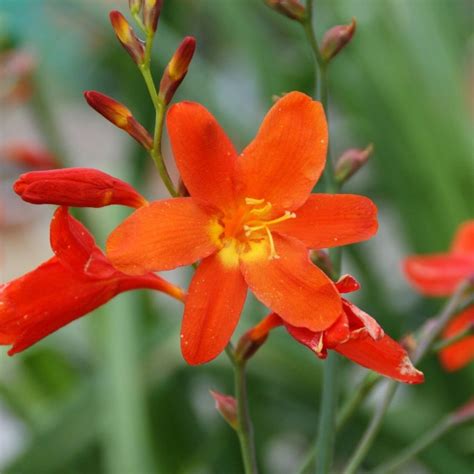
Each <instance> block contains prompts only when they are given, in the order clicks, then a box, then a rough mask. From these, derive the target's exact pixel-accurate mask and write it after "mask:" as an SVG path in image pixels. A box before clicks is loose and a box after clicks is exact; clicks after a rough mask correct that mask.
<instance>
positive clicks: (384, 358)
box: [335, 335, 424, 384]
mask: <svg viewBox="0 0 474 474" xmlns="http://www.w3.org/2000/svg"><path fill="white" fill-rule="evenodd" d="M335 350H336V351H337V352H339V353H340V354H342V355H343V356H345V357H347V358H348V359H351V360H352V361H354V362H356V363H357V364H359V365H362V367H366V368H368V369H371V370H373V371H375V372H378V373H379V374H381V375H385V376H386V377H390V378H392V379H394V380H397V381H399V382H404V383H410V384H415V383H422V382H423V381H424V375H423V373H422V372H420V371H419V370H417V369H415V367H413V364H412V363H411V361H410V359H409V357H408V354H407V352H406V351H405V349H403V347H402V346H401V345H400V344H398V342H396V341H394V340H393V339H392V338H390V337H389V336H387V335H385V336H384V337H383V338H382V339H379V340H378V341H375V340H374V339H372V338H371V337H369V336H368V335H367V336H365V337H362V338H358V339H349V340H348V341H347V342H345V343H343V344H340V345H338V346H336V347H335Z"/></svg>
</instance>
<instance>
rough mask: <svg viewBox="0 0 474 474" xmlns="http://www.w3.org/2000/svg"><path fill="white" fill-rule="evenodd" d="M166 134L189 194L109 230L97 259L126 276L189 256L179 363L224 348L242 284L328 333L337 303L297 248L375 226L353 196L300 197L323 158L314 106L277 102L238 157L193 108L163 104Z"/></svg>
mask: <svg viewBox="0 0 474 474" xmlns="http://www.w3.org/2000/svg"><path fill="white" fill-rule="evenodd" d="M167 126H168V132H169V136H170V140H171V145H172V149H173V153H174V157H175V160H176V164H177V167H178V169H179V172H180V174H181V177H182V179H183V182H184V184H185V186H186V188H187V190H188V191H189V194H190V197H188V198H176V199H168V200H162V201H156V202H153V203H151V204H150V205H148V206H144V207H141V208H140V209H138V210H137V211H135V212H134V213H133V214H132V215H131V216H130V217H129V218H128V219H126V220H125V221H124V222H123V223H122V224H121V225H120V226H119V227H118V228H117V229H116V230H115V231H114V232H112V234H111V236H110V237H109V239H108V242H107V254H108V257H109V259H110V260H111V262H112V263H113V265H114V266H116V267H117V268H118V269H119V270H121V271H123V272H125V273H128V274H131V275H140V274H143V273H145V272H150V271H161V270H170V269H173V268H176V267H179V266H182V265H189V264H191V263H194V262H196V261H198V260H201V263H200V265H199V266H198V268H197V271H196V273H195V274H194V276H193V279H192V282H191V285H190V288H189V293H188V296H187V299H186V303H185V310H184V318H183V324H182V330H181V347H182V352H183V355H184V358H185V359H186V361H187V362H188V363H190V364H199V363H204V362H206V361H209V360H211V359H213V358H214V357H216V356H217V355H218V354H219V353H220V352H221V351H222V350H223V349H224V347H225V346H226V344H227V343H228V341H229V339H230V337H231V335H232V333H233V331H234V329H235V327H236V325H237V322H238V319H239V316H240V313H241V310H242V307H243V304H244V301H245V297H246V293H247V288H248V287H249V288H250V289H251V290H252V291H253V292H254V294H255V296H256V297H257V298H258V299H259V300H260V301H261V302H262V303H263V304H265V305H266V306H268V307H270V308H271V309H272V310H273V311H275V312H276V313H278V314H279V315H280V316H281V318H282V319H283V320H284V321H285V322H286V323H287V324H290V325H292V326H294V327H300V328H306V329H307V330H310V331H324V330H326V329H328V328H329V327H330V326H332V325H333V324H334V322H335V321H336V320H337V319H338V318H339V317H340V315H341V312H342V303H341V298H340V295H339V292H338V290H337V288H336V287H335V285H334V283H333V282H332V281H331V280H330V279H329V278H328V277H327V276H326V275H325V274H324V273H323V272H322V271H321V270H320V269H319V268H318V267H316V266H315V265H314V264H312V262H311V261H310V259H309V256H308V251H309V249H314V248H316V249H320V248H327V247H334V246H338V245H346V244H350V243H354V242H359V241H362V240H365V239H368V238H370V237H371V236H373V235H374V234H375V232H376V230H377V219H376V207H375V206H374V204H373V203H372V202H371V201H370V200H369V199H367V198H365V197H363V196H355V195H344V194H338V195H327V194H310V193H311V190H312V189H313V187H314V185H315V184H316V182H317V181H318V178H319V177H320V175H321V173H322V171H323V169H324V165H325V162H326V151H327V143H328V131H327V124H326V119H325V116H324V111H323V108H322V106H321V104H320V103H319V102H315V101H313V100H311V98H310V97H308V96H306V95H304V94H301V93H299V92H292V93H290V94H288V95H286V96H285V97H283V98H282V99H280V100H279V101H278V102H277V103H276V104H275V105H274V106H273V108H272V109H271V110H270V112H269V113H268V114H267V116H266V117H265V119H264V121H263V123H262V125H261V127H260V130H259V132H258V134H257V136H256V138H255V139H254V140H253V141H252V142H251V143H250V145H248V146H247V147H246V148H245V149H244V151H243V152H242V153H240V154H238V153H237V151H236V150H235V148H234V146H233V145H232V143H231V141H230V140H229V138H228V137H227V135H226V134H225V132H224V131H223V130H222V128H221V127H220V126H219V124H218V123H217V121H216V120H215V118H214V117H213V116H212V115H211V114H210V113H209V112H208V111H207V110H206V109H205V108H204V107H202V106H201V105H199V104H196V103H191V102H182V103H179V104H176V105H174V106H173V107H172V108H171V109H170V111H169V113H168V116H167Z"/></svg>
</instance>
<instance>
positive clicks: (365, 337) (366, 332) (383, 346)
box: [237, 275, 424, 383]
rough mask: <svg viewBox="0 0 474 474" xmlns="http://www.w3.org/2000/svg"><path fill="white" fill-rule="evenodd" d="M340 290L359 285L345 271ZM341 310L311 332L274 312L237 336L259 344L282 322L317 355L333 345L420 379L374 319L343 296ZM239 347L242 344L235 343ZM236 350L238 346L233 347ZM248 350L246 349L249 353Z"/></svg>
mask: <svg viewBox="0 0 474 474" xmlns="http://www.w3.org/2000/svg"><path fill="white" fill-rule="evenodd" d="M336 287H337V289H338V290H339V292H341V293H347V292H352V291H355V290H357V289H358V288H359V284H358V283H357V281H356V280H355V279H354V278H353V277H351V276H349V275H346V276H344V277H342V278H341V279H340V280H339V281H338V282H337V283H336ZM342 309H343V311H342V314H341V315H340V317H339V318H338V319H337V320H336V322H335V323H334V324H333V325H332V326H331V327H329V328H328V329H326V330H325V331H319V332H314V331H310V330H308V329H306V328H297V327H294V326H292V325H290V324H288V323H286V322H285V321H284V320H283V319H282V318H280V316H278V315H277V314H275V313H272V314H270V315H269V316H267V317H266V318H265V319H263V320H262V321H261V322H260V323H259V324H258V325H257V326H255V327H254V328H252V329H251V330H250V331H248V332H247V333H246V334H245V335H244V336H243V337H242V339H241V341H244V343H245V346H246V347H251V346H252V344H251V343H252V342H253V343H254V347H258V346H259V345H261V344H262V343H263V342H264V341H265V339H266V337H267V336H268V333H269V331H270V330H272V329H273V328H275V327H278V326H281V325H284V326H285V327H286V329H287V331H288V332H289V333H290V335H291V336H292V337H293V338H294V339H296V340H297V341H298V342H299V343H301V344H303V345H305V346H306V347H308V348H309V349H311V350H312V351H313V352H314V353H315V354H316V355H317V356H318V357H319V358H321V359H325V358H326V357H327V350H328V349H333V350H335V351H337V352H339V353H340V354H342V355H343V356H345V357H347V358H348V359H351V360H352V361H354V362H356V363H357V364H359V365H362V366H363V367H366V368H368V369H371V370H374V371H375V372H378V373H379V374H382V375H385V376H386V377H390V378H392V379H394V380H398V381H399V382H404V383H422V382H423V381H424V376H423V373H422V372H420V371H419V370H417V369H415V367H413V364H412V363H411V361H410V359H409V357H408V354H407V352H406V350H405V349H404V348H403V347H402V346H401V345H400V344H398V342H396V341H394V340H393V339H392V338H391V337H389V336H387V335H386V334H385V333H384V331H383V329H382V328H381V327H380V326H379V325H378V323H377V321H375V319H373V318H372V317H371V316H369V315H368V314H367V313H365V312H364V311H362V310H361V309H360V308H358V307H357V306H356V305H354V304H352V303H351V302H350V301H348V300H346V299H344V298H343V299H342ZM239 346H241V347H243V344H239ZM237 351H239V348H237ZM251 353H252V352H250V354H251Z"/></svg>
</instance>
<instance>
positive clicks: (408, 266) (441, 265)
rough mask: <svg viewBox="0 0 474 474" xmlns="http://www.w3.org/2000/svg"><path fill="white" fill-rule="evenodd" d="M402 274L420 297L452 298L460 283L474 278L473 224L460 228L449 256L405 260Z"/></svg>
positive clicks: (468, 223) (420, 256)
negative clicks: (421, 295)
mask: <svg viewBox="0 0 474 474" xmlns="http://www.w3.org/2000/svg"><path fill="white" fill-rule="evenodd" d="M404 270H405V275H406V276H407V278H408V281H409V282H410V283H411V284H412V285H413V286H414V287H415V288H416V289H417V290H418V291H419V292H420V293H422V294H424V295H428V296H448V295H451V294H452V293H453V292H454V291H455V290H456V287H457V286H458V285H459V283H461V281H462V280H465V279H466V278H468V277H469V276H471V275H474V220H472V221H467V222H465V223H464V224H462V225H461V226H460V227H459V229H458V231H457V233H456V236H455V238H454V242H453V244H452V246H451V251H450V252H447V253H439V254H433V255H414V256H411V257H408V258H406V259H405V262H404Z"/></svg>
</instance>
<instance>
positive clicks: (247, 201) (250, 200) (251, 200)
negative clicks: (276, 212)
mask: <svg viewBox="0 0 474 474" xmlns="http://www.w3.org/2000/svg"><path fill="white" fill-rule="evenodd" d="M264 202H265V199H254V198H245V204H247V205H249V206H256V205H258V204H263V203H264Z"/></svg>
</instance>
